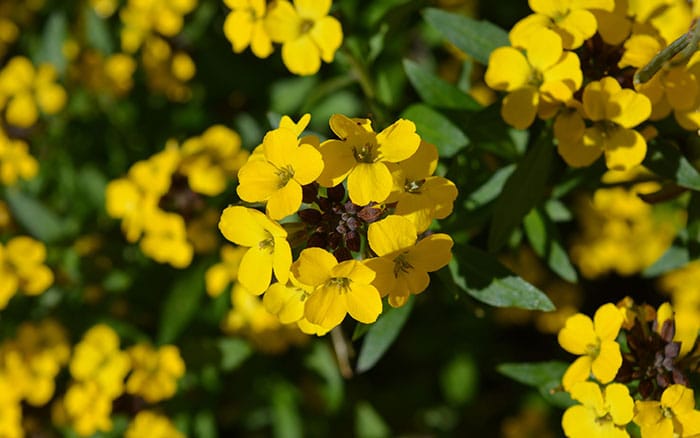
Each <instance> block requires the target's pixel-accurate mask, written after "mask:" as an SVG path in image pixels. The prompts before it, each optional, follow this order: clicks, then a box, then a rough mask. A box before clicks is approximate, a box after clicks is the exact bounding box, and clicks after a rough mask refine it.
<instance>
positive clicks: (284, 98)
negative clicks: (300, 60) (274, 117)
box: [270, 76, 318, 114]
mask: <svg viewBox="0 0 700 438" xmlns="http://www.w3.org/2000/svg"><path fill="white" fill-rule="evenodd" d="M317 85H318V79H317V78H316V77H315V76H302V77H295V78H290V79H282V80H279V81H277V82H275V83H273V84H272V86H270V111H274V112H276V113H279V114H293V113H295V112H296V111H297V110H298V109H299V108H300V107H301V106H302V105H303V104H304V101H305V100H306V99H307V97H308V96H309V93H311V91H312V90H313V89H314V88H315V87H316V86H317Z"/></svg>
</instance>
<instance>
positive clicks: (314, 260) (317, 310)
mask: <svg viewBox="0 0 700 438" xmlns="http://www.w3.org/2000/svg"><path fill="white" fill-rule="evenodd" d="M297 263H298V265H297V267H296V269H297V272H298V277H297V278H298V280H299V282H300V283H302V284H305V285H307V286H311V287H312V288H313V292H312V293H311V296H310V297H309V298H308V299H307V301H306V305H305V307H304V316H305V317H306V319H307V320H308V321H309V322H311V323H312V324H317V325H320V326H321V327H323V328H324V329H327V330H330V329H332V328H333V327H335V326H337V325H338V324H340V323H341V322H342V321H343V319H344V318H345V315H346V314H348V313H349V314H350V316H351V317H353V318H354V319H356V320H357V321H360V322H362V323H365V324H370V323H373V322H374V321H376V320H377V317H378V316H379V314H380V313H382V300H381V298H380V296H379V292H378V291H377V289H376V288H375V287H374V286H373V285H372V281H373V280H374V277H375V273H374V271H372V270H371V269H370V268H368V267H367V266H365V265H363V264H362V263H361V262H359V261H357V260H346V261H344V262H341V263H338V261H337V260H336V258H335V257H334V256H333V255H332V254H331V253H329V252H328V251H325V250H323V249H320V248H307V249H305V250H303V251H302V252H301V254H300V255H299V260H298V261H297Z"/></svg>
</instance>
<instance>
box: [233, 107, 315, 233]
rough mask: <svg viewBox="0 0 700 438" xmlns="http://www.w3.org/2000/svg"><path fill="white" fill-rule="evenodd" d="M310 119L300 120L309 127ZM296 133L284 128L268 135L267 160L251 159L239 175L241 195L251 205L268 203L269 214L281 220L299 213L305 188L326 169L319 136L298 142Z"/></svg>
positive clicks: (306, 116) (265, 142) (264, 140)
mask: <svg viewBox="0 0 700 438" xmlns="http://www.w3.org/2000/svg"><path fill="white" fill-rule="evenodd" d="M309 119H310V116H309V115H308V114H307V115H305V116H304V117H302V119H301V120H300V122H299V123H300V125H301V126H302V129H303V127H305V126H306V125H307V124H308V121H309ZM297 136H298V134H297V133H296V132H295V130H293V129H290V128H287V127H280V128H278V129H275V130H273V131H270V132H268V133H267V134H266V135H265V138H264V139H263V143H262V152H263V157H264V159H259V158H263V157H259V156H258V157H257V158H254V159H251V160H249V161H248V162H247V163H246V164H245V165H244V166H243V167H241V170H240V171H239V172H238V180H239V184H238V188H237V189H236V191H237V192H238V196H240V197H241V199H242V200H244V201H248V202H264V201H267V207H266V211H267V214H268V216H270V217H271V218H272V219H275V220H279V219H282V218H284V217H286V216H289V215H290V214H293V213H295V212H296V211H297V210H298V209H299V206H300V205H301V201H302V191H301V186H303V185H306V184H310V183H312V182H313V181H314V180H315V179H316V178H317V177H318V176H319V175H320V174H321V171H322V170H323V160H322V159H321V154H320V153H319V152H318V150H317V149H316V147H315V146H317V145H318V140H317V139H316V138H315V137H303V138H302V139H300V140H299V139H297Z"/></svg>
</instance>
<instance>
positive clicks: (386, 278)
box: [365, 215, 453, 307]
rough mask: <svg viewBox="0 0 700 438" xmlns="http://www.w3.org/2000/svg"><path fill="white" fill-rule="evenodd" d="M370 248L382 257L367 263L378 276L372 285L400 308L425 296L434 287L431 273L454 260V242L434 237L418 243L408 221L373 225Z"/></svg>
mask: <svg viewBox="0 0 700 438" xmlns="http://www.w3.org/2000/svg"><path fill="white" fill-rule="evenodd" d="M367 239H368V240H369V245H370V247H371V248H372V251H374V252H375V253H376V254H377V255H378V256H379V257H377V258H371V259H368V260H366V261H365V264H366V265H367V266H368V267H369V268H371V269H372V270H373V271H375V272H376V277H375V279H374V282H373V283H372V284H373V285H374V286H375V287H376V288H377V290H379V292H380V293H381V295H382V296H386V295H389V304H391V305H392V306H393V307H400V306H403V305H404V304H406V301H408V298H409V297H410V296H411V295H416V294H419V293H421V292H423V291H424V290H425V289H426V288H427V287H428V284H429V283H430V276H429V275H428V272H433V271H437V270H438V269H440V268H442V267H443V266H446V265H447V264H448V263H449V262H450V259H451V258H452V253H451V252H450V250H451V249H452V245H453V242H452V239H451V238H450V236H448V235H447V234H442V233H438V234H431V235H429V236H428V237H426V238H424V239H422V240H420V241H419V242H418V243H416V239H417V233H416V227H415V226H414V225H413V224H412V223H411V221H409V220H408V219H406V218H404V217H401V216H395V215H391V216H388V217H387V218H385V219H382V220H380V221H378V222H373V223H371V224H370V225H369V230H368V231H367Z"/></svg>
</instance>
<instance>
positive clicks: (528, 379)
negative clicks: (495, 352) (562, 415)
mask: <svg viewBox="0 0 700 438" xmlns="http://www.w3.org/2000/svg"><path fill="white" fill-rule="evenodd" d="M568 366H569V364H567V363H565V362H557V361H551V362H535V363H504V364H501V365H499V366H498V367H497V368H496V369H497V370H498V372H499V373H501V374H503V375H505V376H507V377H510V378H511V379H513V380H515V381H516V382H520V383H522V384H525V385H528V386H532V387H534V388H537V389H538V390H539V391H540V394H541V395H542V396H543V397H544V398H545V399H546V400H547V401H548V402H550V403H552V404H554V405H556V406H559V407H562V408H565V407H568V406H571V405H573V404H574V402H573V400H571V397H570V396H569V394H568V393H567V392H565V391H564V390H562V389H561V388H560V386H561V378H562V376H563V375H564V372H565V371H566V369H567V368H568Z"/></svg>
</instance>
